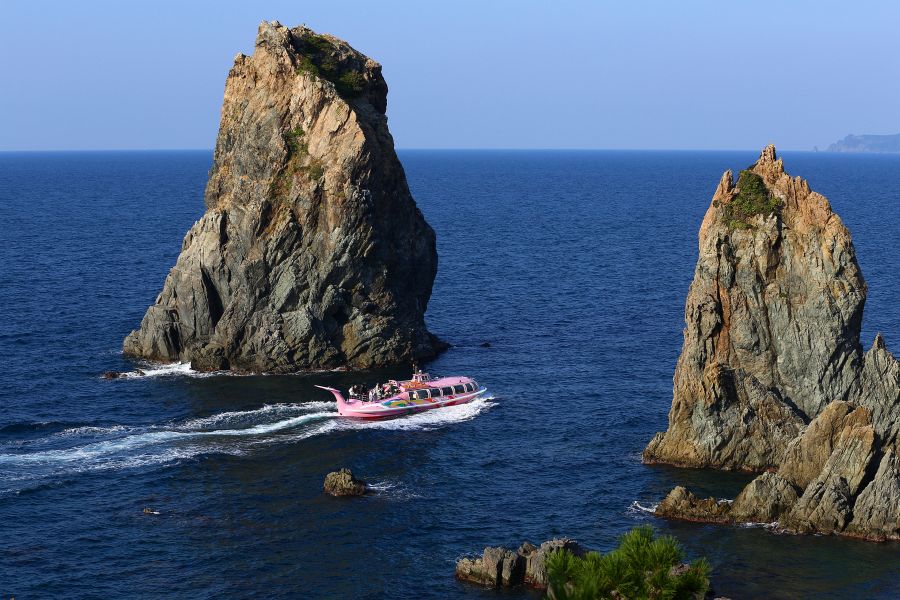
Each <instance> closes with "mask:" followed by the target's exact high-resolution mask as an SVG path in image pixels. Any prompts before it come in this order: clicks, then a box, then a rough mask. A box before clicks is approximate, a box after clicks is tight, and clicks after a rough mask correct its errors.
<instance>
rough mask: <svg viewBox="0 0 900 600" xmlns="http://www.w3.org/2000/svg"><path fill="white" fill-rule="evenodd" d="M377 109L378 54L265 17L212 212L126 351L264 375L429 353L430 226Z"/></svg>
mask: <svg viewBox="0 0 900 600" xmlns="http://www.w3.org/2000/svg"><path fill="white" fill-rule="evenodd" d="M386 106H387V84H386V83H385V81H384V79H383V78H382V76H381V66H380V65H379V64H378V63H376V62H375V61H373V60H371V59H370V58H367V57H366V56H364V55H363V54H361V53H359V52H357V51H356V50H354V49H353V48H351V47H350V46H349V45H348V44H347V43H345V42H343V41H341V40H339V39H337V38H335V37H333V36H330V35H319V34H316V33H314V32H313V31H311V30H309V29H307V28H306V27H296V28H294V29H288V28H287V27H284V26H282V25H281V24H279V23H278V22H271V23H269V22H263V23H262V24H261V25H260V27H259V33H258V36H257V38H256V47H255V49H254V52H253V55H252V56H245V55H243V54H238V55H237V57H236V58H235V61H234V66H233V67H232V69H231V72H230V73H229V74H228V79H227V81H226V84H225V100H224V103H223V106H222V120H221V124H220V126H219V136H218V139H217V141H216V149H215V156H214V163H213V166H212V169H211V171H210V175H209V182H208V184H207V187H206V209H207V210H206V213H205V214H204V215H203V217H202V218H201V219H200V220H199V221H198V222H197V223H195V224H194V226H193V227H191V229H190V231H188V233H187V235H186V236H185V238H184V243H183V244H182V248H181V254H180V255H179V257H178V260H177V262H176V264H175V267H174V268H173V269H172V270H171V271H170V273H169V275H168V277H166V280H165V283H164V285H163V290H162V293H160V295H159V296H158V298H157V299H156V302H155V303H154V304H153V305H152V306H151V307H150V308H149V309H148V310H147V313H146V315H145V316H144V319H143V321H142V322H141V327H140V329H138V330H136V331H133V332H132V333H131V334H130V335H129V336H128V337H127V338H126V339H125V344H124V348H125V353H126V354H127V355H131V356H135V357H143V358H148V359H153V360H162V361H173V360H190V361H191V363H192V365H194V366H195V368H199V369H226V368H231V369H236V370H248V371H268V372H291V371H297V370H304V369H320V368H333V367H338V366H349V367H353V368H371V367H376V366H381V365H387V364H395V363H400V362H405V361H410V360H414V359H417V358H424V357H429V356H432V355H434V354H435V353H436V351H437V350H439V349H440V346H441V343H440V342H439V341H438V340H437V339H436V338H435V337H434V336H433V335H431V334H430V333H429V332H428V331H427V329H426V328H425V322H424V315H425V309H426V307H427V305H428V300H429V297H430V295H431V286H432V283H433V281H434V277H435V274H436V272H437V252H436V249H435V236H434V231H433V230H432V229H431V227H429V225H428V223H426V222H425V219H424V218H423V216H422V213H421V212H420V211H419V209H418V208H417V207H416V204H415V201H414V200H413V199H412V196H411V195H410V192H409V189H408V187H407V183H406V177H405V175H404V172H403V168H402V166H401V165H400V162H399V160H398V159H397V155H396V154H395V153H394V147H393V139H392V138H391V135H390V133H389V131H388V127H387V117H386V116H385V110H386Z"/></svg>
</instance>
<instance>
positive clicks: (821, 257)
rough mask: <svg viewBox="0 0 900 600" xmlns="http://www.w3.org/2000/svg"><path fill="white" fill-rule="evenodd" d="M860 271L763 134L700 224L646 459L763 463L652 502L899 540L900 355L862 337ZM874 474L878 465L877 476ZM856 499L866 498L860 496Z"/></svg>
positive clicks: (700, 514)
mask: <svg viewBox="0 0 900 600" xmlns="http://www.w3.org/2000/svg"><path fill="white" fill-rule="evenodd" d="M866 293H867V287H866V282H865V280H864V279H863V276H862V272H861V271H860V268H859V265H858V264H857V262H856V252H855V250H854V248H853V243H852V241H851V239H850V232H849V231H848V230H847V228H846V227H845V226H844V224H843V223H842V222H841V220H840V218H839V217H838V216H837V215H836V214H835V213H834V212H833V211H832V210H831V205H830V203H829V202H828V200H827V199H826V198H825V197H823V196H821V195H820V194H817V193H816V192H813V191H812V190H810V188H809V185H808V184H807V182H806V181H804V180H803V179H800V178H799V177H791V176H789V175H788V174H787V173H785V171H784V165H783V163H782V161H781V159H779V158H778V157H777V156H776V154H775V148H774V147H772V146H769V147H767V148H765V149H764V150H763V152H762V153H761V155H760V158H759V160H758V161H757V162H756V163H755V164H754V165H753V166H752V167H750V168H749V169H748V170H747V171H743V172H742V173H741V175H740V178H739V180H738V182H737V184H735V183H734V182H733V179H732V174H731V172H730V171H728V172H726V173H725V174H724V175H723V176H722V179H721V181H720V183H719V187H718V189H717V190H716V192H715V195H714V196H713V200H712V203H711V205H710V207H709V209H708V210H707V212H706V216H705V217H704V219H703V223H702V225H701V227H700V256H699V258H698V260H697V267H696V270H695V272H694V280H693V282H692V283H691V287H690V291H689V292H688V297H687V301H686V305H685V325H686V326H685V330H684V345H683V347H682V351H681V356H680V357H679V359H678V363H677V365H676V368H675V377H674V393H673V400H672V408H671V410H670V412H669V427H668V429H667V431H665V432H662V433H659V434H657V435H656V436H655V437H654V438H653V439H652V440H651V442H650V444H649V445H648V446H647V448H646V449H645V450H644V460H645V461H646V462H648V463H668V464H674V465H679V466H686V467H711V468H718V469H728V470H740V471H750V472H763V471H770V472H768V473H763V474H762V475H760V476H759V477H758V478H757V479H755V480H754V481H753V482H751V483H750V484H749V485H748V486H747V487H746V488H745V489H744V491H743V492H741V494H739V495H738V497H737V498H735V501H734V503H733V504H728V503H721V502H718V501H716V500H713V499H698V498H696V497H694V496H693V495H692V494H690V493H689V492H687V491H686V490H684V489H683V488H676V489H675V490H673V492H672V493H671V494H669V497H667V498H666V500H665V501H664V502H662V503H661V504H660V506H659V507H658V509H657V514H659V515H660V516H667V517H678V518H685V519H691V520H706V521H714V522H741V521H748V520H749V521H764V522H777V523H779V525H780V526H781V527H782V528H786V529H790V530H792V531H797V532H816V533H838V534H845V535H853V536H859V537H867V538H871V539H900V526H898V524H900V502H897V501H896V498H897V496H898V494H897V493H896V491H895V490H896V486H895V482H897V481H900V472H898V470H897V464H896V461H893V460H890V461H887V462H885V461H884V458H883V457H885V456H887V455H888V454H892V455H896V454H897V451H898V447H900V417H898V415H900V363H898V362H897V360H896V359H895V358H894V356H893V355H892V354H891V353H890V352H889V351H888V350H887V347H886V344H885V342H884V339H883V338H882V337H881V335H878V336H876V339H875V343H874V344H873V346H872V348H871V349H870V350H869V351H868V352H864V351H863V348H862V345H861V343H860V330H861V326H862V316H863V306H864V304H865V299H866ZM876 473H878V475H876ZM857 505H859V506H860V510H857V509H856V506H857Z"/></svg>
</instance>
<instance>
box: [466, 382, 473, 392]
mask: <svg viewBox="0 0 900 600" xmlns="http://www.w3.org/2000/svg"><path fill="white" fill-rule="evenodd" d="M466 391H467V392H474V391H475V388H474V387H473V386H472V384H471V383H467V384H466Z"/></svg>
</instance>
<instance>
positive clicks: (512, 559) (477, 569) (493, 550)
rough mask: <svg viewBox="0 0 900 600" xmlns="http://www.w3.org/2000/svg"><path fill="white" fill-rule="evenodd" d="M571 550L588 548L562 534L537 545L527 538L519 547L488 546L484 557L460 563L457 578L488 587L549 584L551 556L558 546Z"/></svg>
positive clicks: (542, 586) (577, 552)
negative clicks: (548, 562) (563, 536)
mask: <svg viewBox="0 0 900 600" xmlns="http://www.w3.org/2000/svg"><path fill="white" fill-rule="evenodd" d="M563 549H565V550H568V551H569V552H571V553H572V554H575V555H576V556H583V555H584V554H585V553H586V552H587V551H586V550H585V549H584V548H582V547H581V546H580V545H578V542H576V541H574V540H570V539H569V538H558V539H553V540H549V541H546V542H544V543H543V544H541V545H540V547H536V546H534V545H533V544H531V543H529V542H525V543H524V544H522V545H521V546H519V549H518V550H516V551H513V550H510V549H508V548H501V547H488V548H485V549H484V552H483V553H482V555H481V557H466V558H462V559H460V560H459V561H457V563H456V578H457V579H459V580H460V581H467V582H469V583H475V584H478V585H483V586H487V587H514V586H517V585H522V584H525V585H529V586H531V587H535V588H539V589H545V588H546V587H547V566H546V564H547V563H546V561H547V556H549V555H550V554H551V553H553V552H555V551H557V550H563Z"/></svg>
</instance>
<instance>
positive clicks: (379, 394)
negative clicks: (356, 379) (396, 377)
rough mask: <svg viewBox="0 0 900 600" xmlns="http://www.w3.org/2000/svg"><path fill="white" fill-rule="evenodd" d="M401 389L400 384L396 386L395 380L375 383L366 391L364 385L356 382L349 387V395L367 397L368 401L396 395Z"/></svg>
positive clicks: (358, 397)
mask: <svg viewBox="0 0 900 600" xmlns="http://www.w3.org/2000/svg"><path fill="white" fill-rule="evenodd" d="M402 391H403V390H401V389H400V386H398V385H397V384H396V382H393V381H391V382H390V383H384V384H381V385H376V386H375V387H373V388H372V389H371V390H369V391H368V392H367V391H366V388H365V386H364V385H362V384H359V383H358V384H356V385H354V386H352V387H351V388H350V397H351V398H356V399H359V400H363V399H368V401H369V402H376V401H378V400H384V399H385V398H390V397H392V396H396V395H398V394H400V392H402Z"/></svg>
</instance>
